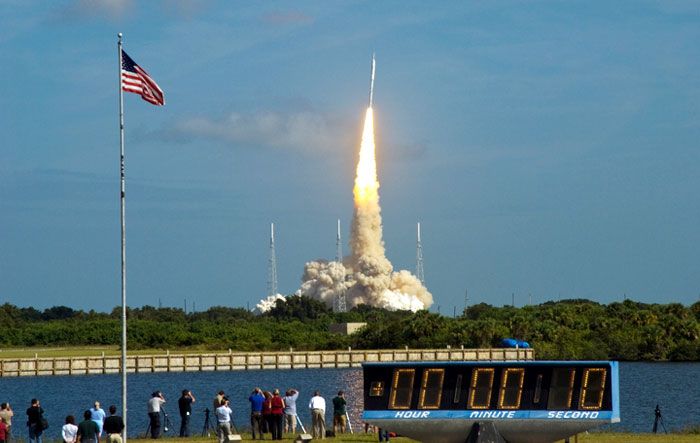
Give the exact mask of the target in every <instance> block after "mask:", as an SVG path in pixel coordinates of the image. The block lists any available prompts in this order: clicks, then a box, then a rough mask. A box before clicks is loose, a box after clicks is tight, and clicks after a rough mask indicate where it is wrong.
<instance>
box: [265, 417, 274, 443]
mask: <svg viewBox="0 0 700 443" xmlns="http://www.w3.org/2000/svg"><path fill="white" fill-rule="evenodd" d="M263 418H264V419H265V425H264V426H263V432H270V433H272V426H273V425H272V422H273V421H274V416H273V415H272V414H263ZM272 438H273V439H274V437H272Z"/></svg>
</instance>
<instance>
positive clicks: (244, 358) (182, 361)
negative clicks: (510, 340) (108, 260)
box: [0, 348, 535, 377]
mask: <svg viewBox="0 0 700 443" xmlns="http://www.w3.org/2000/svg"><path fill="white" fill-rule="evenodd" d="M534 359H535V351H534V350H533V349H513V348H493V349H450V348H447V349H388V350H367V351H363V350H350V349H349V350H347V351H310V352H304V351H288V352H227V353H209V354H170V353H169V352H166V353H165V354H154V355H133V356H127V359H126V368H127V372H132V373H133V372H138V373H142V372H189V371H236V370H250V369H298V368H350V367H359V366H360V365H362V363H364V362H392V361H461V360H471V361H479V360H483V361H492V360H498V361H502V360H534ZM120 371H121V357H120V356H118V355H115V356H104V355H103V356H101V357H100V356H98V357H52V358H38V357H37V358H20V359H12V358H7V359H0V377H17V376H39V375H82V374H116V373H119V372H120Z"/></svg>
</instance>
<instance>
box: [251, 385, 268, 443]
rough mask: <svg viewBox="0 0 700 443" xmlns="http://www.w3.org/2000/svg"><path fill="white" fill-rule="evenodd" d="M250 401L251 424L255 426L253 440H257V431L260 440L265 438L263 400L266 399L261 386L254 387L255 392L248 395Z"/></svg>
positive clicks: (252, 426)
mask: <svg viewBox="0 0 700 443" xmlns="http://www.w3.org/2000/svg"><path fill="white" fill-rule="evenodd" d="M248 401H250V426H251V428H253V440H255V435H256V433H257V435H258V437H259V438H260V440H262V439H263V433H262V430H263V415H262V409H263V402H264V401H265V396H264V395H263V393H262V390H260V388H255V389H253V392H252V393H251V394H250V397H248Z"/></svg>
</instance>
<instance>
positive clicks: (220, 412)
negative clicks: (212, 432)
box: [214, 397, 233, 443]
mask: <svg viewBox="0 0 700 443" xmlns="http://www.w3.org/2000/svg"><path fill="white" fill-rule="evenodd" d="M214 412H215V414H216V421H217V422H218V426H217V428H216V434H217V435H218V436H219V443H224V442H225V441H228V436H229V434H231V414H233V411H232V410H231V408H230V407H229V401H228V398H226V397H224V398H223V403H222V405H221V406H219V407H218V408H216V410H215V411H214Z"/></svg>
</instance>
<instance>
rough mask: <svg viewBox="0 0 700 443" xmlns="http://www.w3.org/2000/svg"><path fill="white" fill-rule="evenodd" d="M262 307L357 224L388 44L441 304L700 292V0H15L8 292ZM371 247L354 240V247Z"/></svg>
mask: <svg viewBox="0 0 700 443" xmlns="http://www.w3.org/2000/svg"><path fill="white" fill-rule="evenodd" d="M118 32H123V33H124V48H125V50H126V51H127V52H128V53H129V55H131V57H132V58H134V60H135V61H136V62H137V63H139V64H140V65H141V66H143V67H144V68H145V69H147V70H148V71H149V73H150V74H151V75H152V76H153V77H154V78H155V79H156V80H157V81H158V83H159V84H160V86H161V87H162V88H163V89H164V91H165V93H166V101H167V103H166V106H165V107H163V108H157V107H154V106H151V105H149V104H148V103H146V102H144V101H142V100H141V99H140V98H139V97H138V96H136V95H133V94H127V95H126V96H125V113H126V128H127V133H126V162H127V165H126V172H127V263H128V289H127V291H128V297H129V303H130V304H132V305H144V304H151V305H156V304H157V303H158V301H159V300H160V301H161V302H162V304H163V305H166V306H178V307H179V306H182V305H183V302H184V299H187V300H188V301H189V303H191V302H192V301H195V302H196V306H197V309H200V308H206V307H208V306H211V305H230V306H246V304H248V303H249V304H250V305H251V306H254V304H255V303H256V302H257V301H258V300H259V299H260V298H262V297H263V296H264V295H265V292H266V280H267V258H268V230H269V223H270V222H271V221H274V222H275V223H276V227H277V261H278V273H279V286H280V290H281V292H284V293H292V292H293V291H294V290H296V289H297V287H298V286H299V283H300V277H301V274H302V271H303V265H304V263H305V262H306V261H309V260H312V259H316V258H321V257H326V258H332V257H333V256H334V255H335V220H336V219H337V218H340V219H341V222H342V224H343V234H344V236H345V237H346V238H347V235H348V224H349V221H350V218H351V216H352V180H353V174H354V167H355V161H356V156H357V150H358V146H359V137H360V132H361V127H360V126H361V123H362V119H363V113H364V109H365V106H366V101H367V93H368V76H369V62H370V56H371V53H372V52H373V51H375V52H376V54H377V81H376V90H375V127H376V130H377V144H378V150H379V153H378V162H379V175H380V182H381V189H380V194H381V204H382V210H383V217H384V239H385V242H386V247H387V255H388V258H389V259H390V260H391V261H392V262H393V264H394V266H395V268H401V269H411V270H413V269H414V268H415V223H416V222H417V221H420V222H421V223H422V236H423V250H424V251H423V254H424V259H425V276H426V283H427V286H428V288H429V289H430V290H431V292H432V293H433V296H434V297H435V300H436V303H435V305H434V306H433V310H437V309H438V305H439V306H440V309H441V312H443V313H446V314H448V313H449V314H451V313H452V311H453V309H454V307H455V306H456V307H457V308H458V309H461V308H462V307H463V304H464V292H465V290H466V289H468V290H469V298H470V302H482V301H483V302H488V303H492V304H495V305H502V304H506V303H510V300H511V294H512V293H515V294H516V304H517V305H522V304H524V303H526V302H527V300H528V294H532V300H533V303H540V302H543V301H546V300H556V299H557V298H559V297H561V298H573V297H585V298H590V299H593V300H597V301H600V302H606V303H607V302H610V301H613V300H622V299H623V297H624V296H625V294H626V295H627V297H629V298H633V299H636V300H641V301H645V302H663V303H666V302H672V301H678V302H682V303H693V302H695V301H697V300H698V297H699V296H700V277H699V276H700V273H698V263H700V247H699V246H700V230H698V225H699V224H700V198H699V197H698V195H697V193H698V190H699V189H700V153H699V151H698V148H699V146H698V140H700V112H699V111H700V76H699V75H698V72H700V45H698V42H699V41H700V3H698V2H693V1H689V2H683V1H671V2H668V1H659V2H646V1H628V2H625V1H620V2H602V1H600V2H588V1H586V2H583V1H581V2H576V1H571V2H430V3H426V2H412V1H401V2H376V1H366V2H365V1H354V2H325V1H324V2H303V1H301V2H209V1H167V2H166V1H152V2H136V1H127V0H77V1H63V2H59V1H57V2H38V1H33V2H32V1H18V0H17V1H13V0H5V1H3V2H2V3H0V52H1V53H2V54H4V56H5V63H3V67H2V70H1V71H0V72H1V76H2V80H3V81H2V82H0V96H2V108H1V109H0V131H1V132H2V135H3V137H2V139H3V141H2V143H1V147H0V301H2V302H4V301H8V302H10V303H15V304H18V305H21V306H36V307H40V308H42V307H47V306H53V305H57V304H64V305H69V306H73V307H76V308H83V309H97V310H110V309H111V308H112V307H114V306H116V305H118V304H119V303H120V301H119V300H120V287H119V200H118V186H119V182H118V155H119V144H118V127H117V118H118V114H117V111H118V108H117V97H118V95H117V53H116V34H117V33H118ZM345 250H346V251H347V245H346V246H345Z"/></svg>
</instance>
